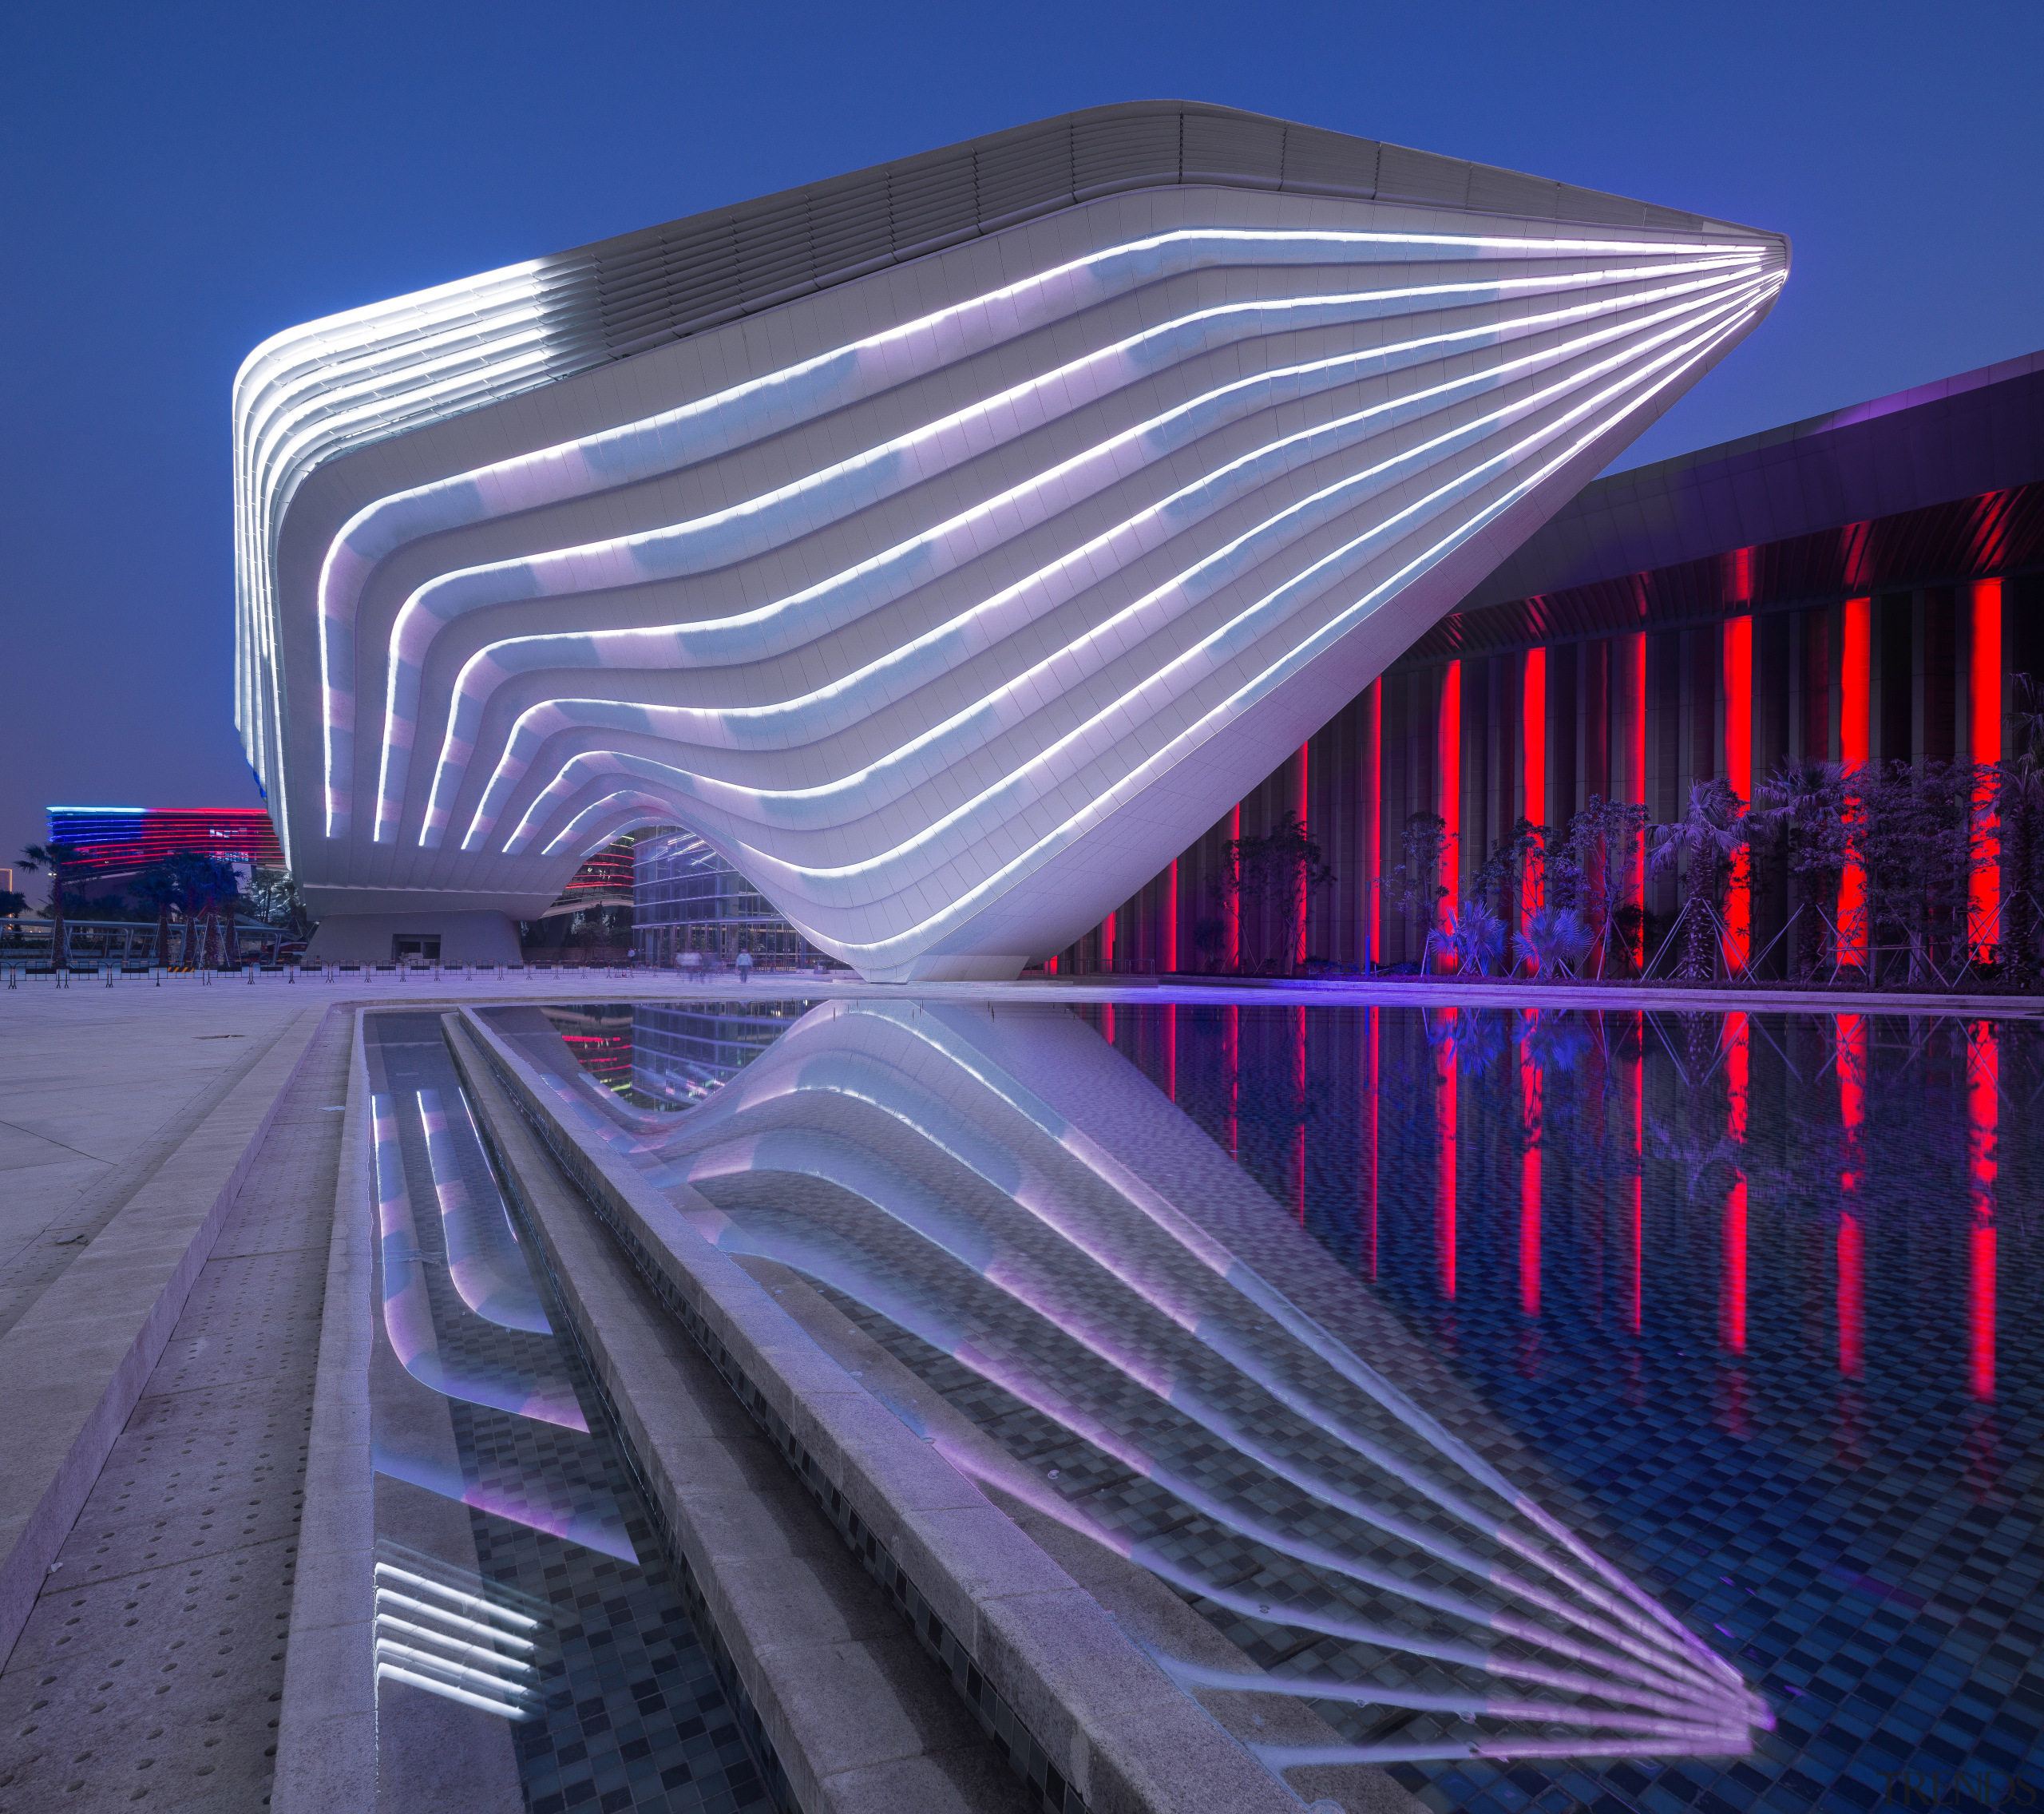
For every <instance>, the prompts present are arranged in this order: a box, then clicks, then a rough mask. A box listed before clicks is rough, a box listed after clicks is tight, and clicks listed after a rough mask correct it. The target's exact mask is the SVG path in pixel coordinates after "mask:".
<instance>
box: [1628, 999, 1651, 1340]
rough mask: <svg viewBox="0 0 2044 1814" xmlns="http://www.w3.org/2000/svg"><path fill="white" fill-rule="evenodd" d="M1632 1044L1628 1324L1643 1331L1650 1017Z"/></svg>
mask: <svg viewBox="0 0 2044 1814" xmlns="http://www.w3.org/2000/svg"><path fill="white" fill-rule="evenodd" d="M1632 1018H1633V1044H1632V1088H1631V1090H1630V1092H1629V1094H1630V1096H1631V1099H1632V1164H1631V1166H1630V1168H1629V1172H1630V1175H1629V1176H1628V1177H1627V1178H1626V1328H1627V1329H1630V1330H1631V1331H1632V1333H1634V1335H1638V1333H1639V1331H1640V1276H1639V1275H1640V1254H1639V1241H1640V1221H1641V1213H1640V1212H1641V1208H1642V1203H1641V1195H1642V1191H1643V1190H1645V1188H1646V1173H1645V1166H1646V1016H1645V1015H1644V1014H1635V1015H1634V1016H1633V1017H1632Z"/></svg>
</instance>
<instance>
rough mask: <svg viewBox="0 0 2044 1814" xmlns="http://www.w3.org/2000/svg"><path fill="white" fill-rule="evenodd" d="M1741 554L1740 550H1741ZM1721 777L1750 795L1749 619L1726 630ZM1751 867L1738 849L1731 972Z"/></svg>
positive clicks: (1748, 910) (1749, 945)
mask: <svg viewBox="0 0 2044 1814" xmlns="http://www.w3.org/2000/svg"><path fill="white" fill-rule="evenodd" d="M1741 553H1744V551H1743V550H1741ZM1725 781H1726V782H1728V783H1729V786H1730V787H1731V790H1732V791H1733V793H1734V794H1737V795H1738V796H1739V798H1741V800H1743V801H1750V800H1751V799H1752V798H1753V620H1752V619H1751V618H1750V617H1734V618H1733V619H1732V620H1730V621H1729V622H1728V623H1727V624H1725ZM1752 955H1753V869H1752V866H1751V864H1750V862H1749V859H1748V857H1747V854H1746V852H1745V850H1744V848H1741V850H1739V852H1738V854H1737V855H1736V856H1734V857H1733V859H1732V882H1731V886H1730V888H1729V889H1728V890H1727V891H1726V894H1725V968H1726V969H1727V970H1729V971H1730V972H1733V973H1736V972H1738V971H1741V970H1743V969H1744V968H1745V967H1746V964H1747V961H1748V960H1749V958H1750V957H1752Z"/></svg>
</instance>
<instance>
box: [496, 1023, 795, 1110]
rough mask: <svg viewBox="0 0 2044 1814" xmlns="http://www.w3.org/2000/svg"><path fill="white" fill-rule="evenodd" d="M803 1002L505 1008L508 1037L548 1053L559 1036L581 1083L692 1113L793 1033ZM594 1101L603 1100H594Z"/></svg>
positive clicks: (503, 1027) (643, 1104)
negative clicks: (554, 1037)
mask: <svg viewBox="0 0 2044 1814" xmlns="http://www.w3.org/2000/svg"><path fill="white" fill-rule="evenodd" d="M807 1006H808V1004H806V1003H804V1002H799V1001H759V1002H755V1003H747V1004H737V1003H733V1002H711V1003H706V1004H704V1005H703V1007H702V1008H690V1007H687V1006H683V1007H668V1006H665V1005H660V1004H648V1003H645V1002H640V1003H639V1004H636V1005H635V1006H626V1005H624V1004H621V1003H598V1004H577V1005H574V1006H566V1005H555V1004H549V1005H547V1006H545V1007H537V1008H505V1009H502V1010H500V1011H499V1012H498V1014H497V1019H496V1024H497V1028H498V1030H499V1031H500V1032H502V1033H503V1034H504V1035H505V1037H506V1038H508V1039H523V1040H533V1039H537V1040H538V1041H539V1044H538V1046H537V1050H538V1051H540V1052H545V1051H547V1050H548V1048H549V1046H550V1045H551V1044H552V1042H551V1040H550V1038H549V1035H550V1034H558V1035H559V1036H560V1038H561V1040H562V1041H563V1042H564V1044H566V1045H567V1047H568V1050H569V1052H572V1054H573V1055H574V1058H575V1062H576V1065H577V1067H579V1071H580V1076H581V1077H582V1078H584V1079H588V1080H590V1081H592V1082H593V1083H596V1084H598V1085H600V1086H601V1087H602V1089H603V1090H604V1091H608V1092H609V1093H610V1095H612V1096H614V1097H616V1099H619V1100H620V1101H623V1102H626V1103H630V1104H632V1106H633V1107H637V1108H649V1109H659V1110H668V1109H678V1108H689V1107H694V1106H695V1104H696V1103H700V1102H703V1101H704V1100H706V1099H708V1098H709V1097H710V1096H711V1095H715V1093H716V1092H717V1091H719V1090H720V1089H721V1088H723V1086H724V1085H725V1084H726V1083H729V1082H730V1081H731V1079H732V1078H734V1077H735V1076H736V1075H738V1074H739V1072H740V1071H743V1070H744V1068H745V1067H747V1065H748V1064H750V1063H752V1062H753V1060H754V1059H756V1058H758V1057H759V1055H760V1054H761V1053H762V1052H765V1051H767V1048H769V1047H770V1046H771V1045H772V1044H774V1041H775V1040H778V1039H779V1038H780V1036H782V1034H783V1033H784V1032H786V1031H787V1030H788V1028H790V1027H791V1026H792V1025H794V1023H795V1022H796V1021H797V1020H800V1019H801V1018H802V1015H803V1014H804V1012H806V1010H807ZM590 1099H591V1100H592V1101H596V1102H598V1103H603V1102H604V1097H603V1096H602V1095H600V1094H592V1095H591V1097H590Z"/></svg>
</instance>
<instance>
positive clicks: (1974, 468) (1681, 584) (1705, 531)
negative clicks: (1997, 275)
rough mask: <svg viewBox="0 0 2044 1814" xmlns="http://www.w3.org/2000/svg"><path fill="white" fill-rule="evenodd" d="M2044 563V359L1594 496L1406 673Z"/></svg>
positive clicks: (1745, 441)
mask: <svg viewBox="0 0 2044 1814" xmlns="http://www.w3.org/2000/svg"><path fill="white" fill-rule="evenodd" d="M2040 564H2044V352H2040V353H2032V354H2026V355H2025V356H2023V357H2022V358H2015V359H2008V360H2005V361H2003V362H2002V363H2000V364H1999V365H1994V366H1985V367H1983V368H1982V369H1981V370H1978V371H1971V372H1962V373H1960V374H1959V375H1957V376H1956V377H1953V378H1943V379H1940V380H1939V382H1936V383H1935V384H1926V385H1919V386H1916V387H1915V389H1913V390H1907V391H1902V392H1899V393H1898V394H1895V395H1893V396H1891V397H1883V398H1876V399H1875V400H1874V401H1873V402H1867V403H1856V404H1854V405H1853V406H1851V407H1850V408H1848V409H1844V410H1832V411H1830V412H1829V413H1828V414H1824V415H1821V416H1812V417H1810V418H1808V419H1806V420H1804V421H1802V422H1790V423H1788V424H1786V425H1785V426H1782V427H1780V428H1774V429H1769V430H1765V432H1763V433H1761V434H1752V435H1746V436H1744V437H1742V438H1740V439H1738V440H1737V441H1729V442H1723V443H1721V445H1719V446H1715V447H1705V448H1702V449H1700V450H1697V452H1695V453H1693V454H1680V455H1678V456H1677V457H1674V458H1673V459H1669V460H1662V461H1658V462H1657V463H1655V464H1654V465H1648V466H1638V467H1635V468H1634V469H1632V470H1630V471H1629V472H1623V473H1613V474H1611V475H1610V477H1606V478H1601V479H1598V480H1596V481H1594V483H1592V484H1590V485H1586V486H1584V487H1583V490H1582V491H1581V492H1579V493H1577V495H1576V497H1575V499H1574V500H1573V501H1571V502H1570V503H1569V504H1568V505H1566V506H1565V507H1564V508H1563V509H1561V510H1560V511H1559V512H1557V513H1556V514H1555V517H1554V518H1553V519H1552V521H1550V522H1549V523H1548V524H1547V527H1546V528H1544V529H1542V530H1541V531H1540V532H1539V534H1537V535H1535V536H1534V537H1531V538H1530V539H1529V540H1528V541H1527V542H1526V544H1525V545H1523V547H1522V548H1520V549H1519V551H1518V552H1517V553H1515V554H1514V555H1513V556H1511V558H1510V559H1509V560H1507V561H1505V562H1504V563H1503V564H1502V565H1501V566H1499V568H1498V569H1497V570H1496V572H1494V573H1492V574H1491V576H1490V577H1489V578H1488V579H1487V580H1485V581H1484V582H1483V584H1482V585H1480V586H1479V587H1478V588H1476V590H1475V591H1474V592H1472V593H1470V595H1469V596H1468V597H1467V598H1465V599H1464V600H1463V601H1462V603H1461V604H1460V605H1459V606H1458V607H1457V608H1456V610H1455V611H1454V612H1452V614H1451V615H1450V616H1447V617H1444V618H1443V619H1442V620H1440V623H1438V624H1436V625H1435V626H1434V627H1433V628H1432V629H1431V630H1429V631H1428V632H1427V634H1426V635H1425V636H1423V637H1422V638H1420V640H1419V641H1418V642H1416V643H1415V644H1413V646H1412V648H1410V649H1409V650H1408V651H1407V652H1406V653H1405V654H1404V655H1403V656H1401V657H1400V660H1399V663H1398V665H1399V666H1400V667H1415V666H1418V665H1420V664H1423V663H1428V662H1433V661H1440V660H1444V659H1448V658H1449V657H1451V656H1452V655H1458V654H1460V655H1480V654H1484V653H1487V652H1495V651H1498V650H1503V649H1510V648H1529V647H1531V646H1533V645H1535V644H1539V643H1543V642H1547V641H1549V640H1557V639H1559V640H1568V639H1571V638H1575V637H1579V636H1611V635H1614V634H1616V633H1617V632H1620V631H1626V630H1637V629H1643V628H1665V627H1670V626H1672V625H1674V624H1682V623H1689V622H1695V621H1699V620H1704V619H1707V618H1709V617H1713V616H1722V615H1723V614H1724V613H1725V612H1730V611H1734V610H1737V609H1741V608H1761V609H1766V608H1769V607H1786V606H1789V605H1795V604H1816V603H1820V602H1822V601H1824V600H1828V599H1833V598H1840V597H1844V596H1848V595H1849V594H1853V593H1859V592H1878V591H1880V590H1883V589H1892V588H1899V587H1908V586H1919V585H1939V584H1948V583H1951V582H1952V581H1954V580H1959V579H1963V578H1966V577H1968V576H1975V575H1982V574H1994V573H2000V574H2007V573H2015V572H2023V571H2026V570H2030V569H2033V568H2037V567H2038V566H2039V565H2040Z"/></svg>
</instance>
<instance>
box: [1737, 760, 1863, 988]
mask: <svg viewBox="0 0 2044 1814" xmlns="http://www.w3.org/2000/svg"><path fill="white" fill-rule="evenodd" d="M1851 807H1852V802H1851V800H1850V798H1848V794H1847V790H1846V785H1845V770H1844V768H1843V767H1841V766H1840V765H1839V764H1838V763H1836V762H1784V763H1783V764H1782V765H1781V766H1780V767H1779V768H1777V770H1775V771H1774V773H1773V774H1770V775H1769V777H1768V778H1767V779H1766V780H1765V781H1763V782H1761V784H1760V785H1759V786H1757V787H1756V788H1755V789H1754V790H1753V811H1752V813H1751V814H1749V819H1750V821H1751V822H1753V824H1756V825H1757V826H1759V827H1760V828H1761V830H1763V831H1764V832H1765V833H1766V834H1767V835H1768V836H1769V837H1770V838H1782V839H1785V841H1786V842H1787V844H1788V846H1789V869H1790V870H1791V872H1792V873H1794V874H1795V875H1796V877H1799V878H1800V880H1801V881H1802V884H1803V887H1804V892H1805V893H1807V894H1808V895H1809V896H1810V897H1811V899H1810V901H1808V903H1807V905H1812V906H1814V905H1816V903H1817V902H1818V901H1822V902H1824V903H1825V904H1826V905H1835V904H1836V901H1837V899H1838V885H1839V882H1840V879H1841V878H1842V877H1844V873H1845V863H1846V858H1847V857H1848V854H1849V850H1850V841H1851V830H1850V828H1849V826H1848V815H1849V814H1850V811H1851ZM1796 942H1797V946H1798V953H1797V957H1796V976H1797V980H1799V981H1802V982H1807V981H1808V980H1809V979H1810V978H1811V976H1813V975H1814V974H1815V973H1816V967H1817V964H1818V961H1819V960H1820V957H1822V955H1823V933H1822V930H1821V929H1820V926H1819V925H1818V923H1817V921H1816V917H1814V916H1812V917H1810V918H1808V919H1806V920H1805V921H1804V923H1803V929H1802V931H1801V933H1800V935H1799V936H1798V938H1797V941H1796Z"/></svg>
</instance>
